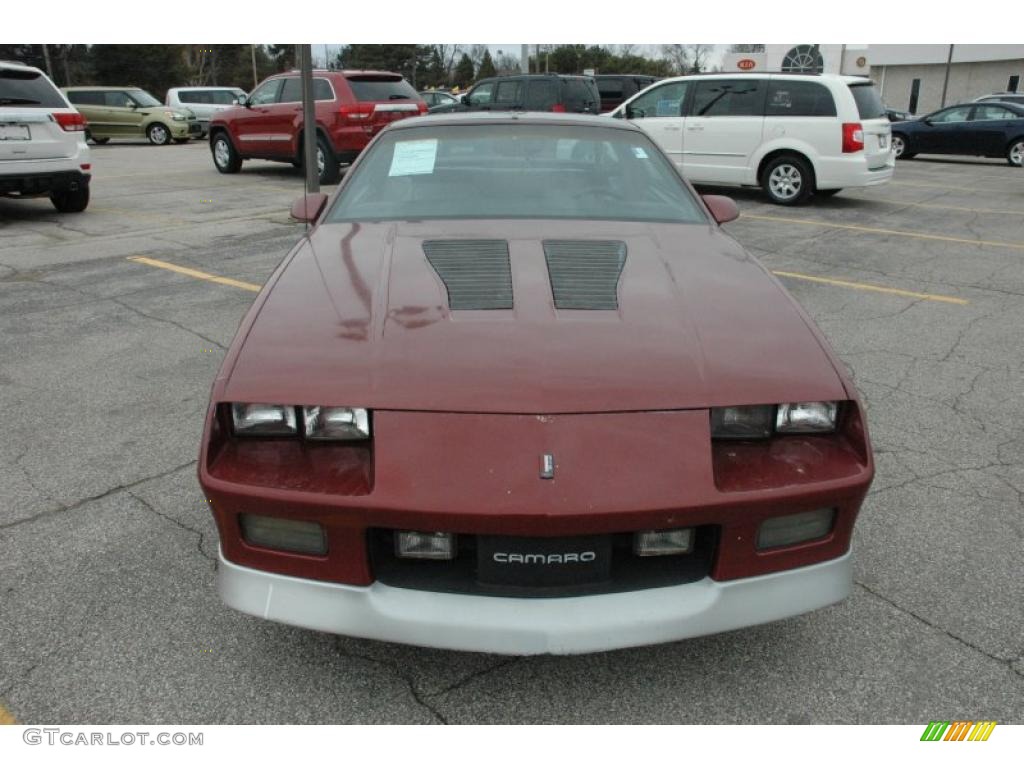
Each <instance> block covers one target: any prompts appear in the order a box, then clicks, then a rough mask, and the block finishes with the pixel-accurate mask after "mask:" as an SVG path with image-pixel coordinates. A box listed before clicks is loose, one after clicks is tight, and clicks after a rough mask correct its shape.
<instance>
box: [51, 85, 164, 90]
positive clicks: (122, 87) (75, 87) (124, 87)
mask: <svg viewBox="0 0 1024 768" xmlns="http://www.w3.org/2000/svg"><path fill="white" fill-rule="evenodd" d="M61 90H62V91H141V90H144V89H143V88H140V87H139V86H137V85H71V86H67V87H65V88H62V89H61Z"/></svg>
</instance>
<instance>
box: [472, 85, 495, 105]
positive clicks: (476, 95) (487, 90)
mask: <svg viewBox="0 0 1024 768" xmlns="http://www.w3.org/2000/svg"><path fill="white" fill-rule="evenodd" d="M493 92H494V81H493V80H492V81H490V82H483V83H480V84H479V85H477V86H476V87H475V88H474V89H473V90H472V91H470V92H469V103H470V104H471V105H480V104H490V103H491V94H492V93H493Z"/></svg>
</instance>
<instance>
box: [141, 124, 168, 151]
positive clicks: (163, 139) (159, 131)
mask: <svg viewBox="0 0 1024 768" xmlns="http://www.w3.org/2000/svg"><path fill="white" fill-rule="evenodd" d="M146 138H148V139H149V143H150V144H156V145H157V146H163V145H164V144H170V143H171V132H170V130H169V129H168V128H167V126H166V125H164V124H163V123H153V124H152V125H151V126H149V128H147V129H146Z"/></svg>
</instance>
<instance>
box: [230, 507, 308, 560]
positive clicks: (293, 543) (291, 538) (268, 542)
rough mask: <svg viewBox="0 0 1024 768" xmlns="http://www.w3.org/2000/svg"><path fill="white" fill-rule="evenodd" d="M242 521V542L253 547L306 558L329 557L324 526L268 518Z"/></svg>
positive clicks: (241, 519)
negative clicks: (297, 554) (294, 553)
mask: <svg viewBox="0 0 1024 768" xmlns="http://www.w3.org/2000/svg"><path fill="white" fill-rule="evenodd" d="M239 518H240V519H239V522H240V524H241V526H242V538H244V539H245V541H246V542H247V543H249V544H252V545H254V546H257V547H266V548H267V549H282V550H285V551H286V552H299V553H301V554H304V555H325V554H327V537H326V536H324V529H323V526H321V525H320V523H311V522H309V521H308V520H289V519H288V518H286V517H265V516H264V515H240V516H239Z"/></svg>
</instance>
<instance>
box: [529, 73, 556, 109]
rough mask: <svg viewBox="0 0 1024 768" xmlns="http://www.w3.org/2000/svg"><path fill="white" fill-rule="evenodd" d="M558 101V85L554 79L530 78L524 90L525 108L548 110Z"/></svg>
mask: <svg viewBox="0 0 1024 768" xmlns="http://www.w3.org/2000/svg"><path fill="white" fill-rule="evenodd" d="M557 103H558V86H557V85H556V84H555V81H554V80H531V81H530V87H529V88H528V89H527V91H526V108H527V109H532V110H534V111H537V112H550V111H551V108H552V107H553V106H555V104H557Z"/></svg>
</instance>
